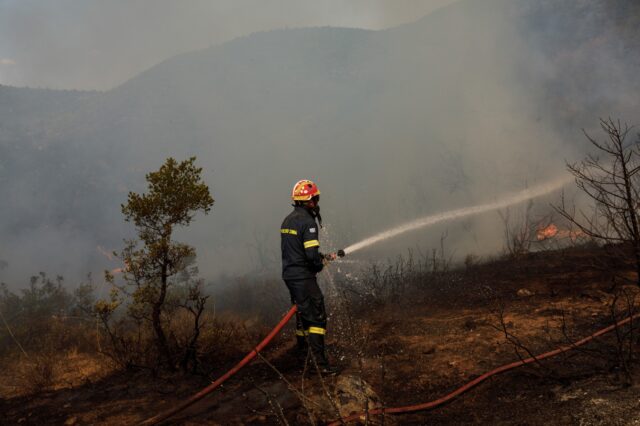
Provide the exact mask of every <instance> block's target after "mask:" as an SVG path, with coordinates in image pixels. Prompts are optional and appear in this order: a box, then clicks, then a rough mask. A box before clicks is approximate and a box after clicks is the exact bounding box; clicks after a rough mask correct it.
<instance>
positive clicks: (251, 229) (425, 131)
mask: <svg viewBox="0 0 640 426" xmlns="http://www.w3.org/2000/svg"><path fill="white" fill-rule="evenodd" d="M394 3H395V2H394ZM551 3H553V2H551ZM562 3H563V4H565V5H569V6H567V7H566V8H565V9H560V11H564V12H563V13H559V11H558V9H557V8H555V7H554V5H553V4H549V5H548V4H546V2H535V1H533V0H531V1H525V0H519V1H517V2H511V1H507V0H492V1H488V2H477V1H475V0H469V1H460V2H457V3H455V4H452V5H449V6H446V7H444V8H442V9H439V10H438V11H436V12H434V13H433V14H430V15H428V16H426V17H425V18H423V19H421V20H418V21H416V22H412V23H410V24H406V25H402V26H399V27H395V28H391V29H387V30H379V31H371V30H362V29H346V28H310V29H295V30H277V31H267V32H262V33H255V34H252V35H250V36H246V37H240V38H238V39H235V40H233V41H231V42H228V43H224V44H221V45H218V46H213V47H210V48H206V49H203V50H197V51H193V52H189V53H185V54H182V55H178V56H175V57H172V58H170V59H168V60H166V61H165V62H163V63H161V64H159V65H157V66H155V67H153V68H151V69H150V70H148V71H146V72H144V73H142V74H139V75H137V76H136V77H134V78H133V79H131V80H129V81H127V82H126V83H124V84H122V85H120V86H118V87H116V88H114V89H112V90H109V91H107V92H105V93H91V94H82V93H80V94H75V95H73V96H72V95H69V94H67V95H68V96H70V97H71V98H70V99H67V100H66V101H65V102H66V103H64V105H62V106H60V105H61V104H55V103H53V106H52V107H51V108H46V111H44V112H39V113H38V114H39V115H37V116H36V117H35V118H34V119H33V120H26V119H25V124H24V126H23V127H24V128H23V127H17V128H16V129H13V128H11V129H13V130H12V135H15V136H11V138H8V139H3V140H2V143H3V145H0V147H2V149H5V152H6V153H8V154H10V155H11V156H13V157H11V158H13V159H19V158H22V157H20V155H21V154H19V153H16V152H15V151H11V150H9V148H8V147H12V146H14V145H15V144H17V143H18V142H19V141H22V142H24V144H23V147H24V149H25V150H27V149H32V150H33V152H38V153H40V154H38V155H39V157H37V158H41V157H42V158H41V160H38V161H40V162H38V161H36V160H33V161H32V162H31V161H29V162H25V167H23V168H21V169H18V168H14V169H12V170H14V171H15V173H13V172H12V173H13V174H12V176H19V177H20V182H21V183H20V186H19V185H18V184H17V183H15V182H16V181H17V180H15V181H12V182H8V181H7V180H3V181H2V182H3V185H4V187H3V188H2V191H4V192H3V196H7V194H9V195H11V196H12V197H13V198H12V200H14V202H13V203H12V206H14V208H15V209H16V210H18V212H15V211H14V212H12V214H11V215H9V214H7V215H2V213H0V215H2V216H0V218H1V219H2V221H1V222H0V224H1V225H2V227H1V228H0V232H2V233H3V234H6V235H10V236H11V238H10V239H4V241H11V242H12V243H11V246H13V247H18V248H19V249H20V250H22V253H20V254H19V253H16V252H15V251H14V250H13V249H12V248H11V247H2V250H1V251H0V259H5V260H6V261H8V263H9V267H8V268H5V269H4V270H1V271H0V274H2V275H0V278H3V279H5V278H4V277H7V276H11V277H17V278H21V277H24V276H26V275H28V274H31V273H33V272H36V271H37V269H42V268H43V267H47V268H54V269H51V270H49V271H48V272H50V273H51V274H54V273H66V272H67V270H71V268H70V265H71V264H73V265H79V266H77V267H76V268H75V270H76V271H78V270H80V271H81V270H82V269H87V270H92V271H97V270H99V269H100V268H109V269H111V268H115V267H117V266H118V265H114V264H113V263H112V262H111V261H109V260H108V259H106V257H104V256H103V255H102V254H100V253H99V252H100V250H98V249H97V246H101V247H103V248H104V249H106V250H107V251H110V250H112V249H117V248H118V247H120V246H121V245H122V243H121V239H122V238H124V237H126V236H129V235H131V232H132V230H131V229H130V228H128V227H126V226H124V225H123V224H122V216H121V214H120V212H119V205H120V203H122V202H124V201H125V197H126V192H127V191H128V190H134V191H141V190H143V189H144V174H145V172H148V171H151V170H155V169H157V168H158V167H159V165H160V164H161V163H162V162H163V161H164V159H165V158H166V157H167V156H173V157H176V158H178V159H184V158H186V157H189V156H192V155H196V156H197V157H198V164H199V165H201V166H202V167H204V169H205V180H206V181H207V182H208V183H209V184H210V186H211V190H212V193H213V196H214V198H215V199H216V204H215V205H214V207H213V211H212V214H211V215H210V216H208V217H202V216H200V217H198V218H197V219H196V223H195V224H194V225H193V226H192V227H191V228H190V229H188V230H185V231H181V232H180V234H179V235H177V237H178V238H179V239H180V240H182V241H185V242H188V243H191V244H193V245H195V246H196V249H197V252H198V254H199V266H200V270H201V272H202V273H203V275H204V276H206V277H215V276H219V275H220V274H243V273H252V272H265V271H266V272H273V273H275V272H276V271H277V268H278V266H279V263H278V262H279V258H278V256H279V245H278V239H279V233H278V227H279V225H280V221H281V220H282V218H283V217H284V216H285V215H286V214H287V213H288V211H289V209H290V207H289V204H290V200H289V199H288V195H289V191H290V188H291V186H292V185H293V183H294V182H295V181H296V180H298V179H300V178H311V179H314V180H316V181H317V182H318V184H319V185H320V187H321V191H322V193H323V195H322V202H321V205H322V211H323V217H324V219H325V221H326V222H327V227H326V228H327V229H325V231H326V233H328V237H329V238H327V239H326V240H325V241H323V244H324V247H323V249H337V248H342V247H345V246H347V245H349V244H351V243H354V242H356V241H358V240H359V239H361V238H363V237H367V236H369V235H372V234H374V233H376V232H378V231H381V230H383V229H386V228H389V227H392V226H396V225H399V224H401V223H402V222H404V221H408V220H413V219H415V218H417V217H421V216H424V215H429V214H434V213H439V212H443V211H446V210H448V209H457V208H461V207H465V206H469V205H475V204H482V203H486V202H491V201H494V200H496V199H498V198H499V197H500V196H501V195H503V194H507V193H513V192H515V191H518V190H521V189H524V188H526V187H532V186H535V185H538V184H544V183H546V182H548V181H550V180H554V179H556V178H559V177H561V176H562V175H563V173H564V161H565V159H574V158H579V157H581V156H582V155H583V153H584V151H583V150H584V143H583V142H584V139H583V136H581V130H580V129H581V128H582V127H587V128H589V127H591V126H593V125H594V124H596V123H597V117H598V115H602V114H603V112H605V111H606V110H610V111H613V112H614V113H615V112H617V111H622V110H625V111H626V110H628V109H631V110H633V108H637V105H636V104H634V103H633V101H632V100H631V99H630V98H629V97H625V98H624V102H623V103H617V97H616V96H615V95H614V92H612V91H611V90H612V89H611V85H610V84H608V85H605V86H602V85H601V84H600V80H599V77H598V76H599V75H601V72H602V70H604V69H606V68H602V69H601V68H599V66H600V64H599V62H598V61H599V60H600V59H597V60H596V62H588V63H589V64H591V65H592V67H591V68H589V69H590V70H592V71H588V72H584V73H583V74H577V73H576V70H577V69H580V64H584V63H585V58H589V61H593V60H594V59H593V58H602V59H605V58H606V60H607V61H612V60H613V61H616V64H617V65H616V66H615V69H616V70H617V71H619V72H618V73H617V74H616V75H617V76H620V77H621V78H622V77H626V78H631V77H629V76H632V75H634V74H633V73H630V72H629V70H631V69H633V66H634V65H633V64H629V63H628V61H626V59H625V57H624V55H613V56H611V55H603V52H604V49H603V48H600V47H598V46H600V45H598V44H597V43H596V44H594V40H595V41H599V42H602V40H603V39H602V37H601V36H602V33H601V32H599V28H602V26H601V25H600V26H598V25H592V24H593V23H594V22H600V20H604V21H603V22H613V24H615V23H616V22H617V21H615V20H613V21H611V20H607V19H609V18H608V17H607V16H606V14H605V15H603V13H604V12H603V11H602V10H599V9H596V10H594V12H593V16H588V15H586V14H581V15H576V14H575V13H573V11H574V9H575V4H578V3H579V4H588V3H591V2H578V3H575V2H570V1H568V0H567V1H566V2H562ZM574 3H575V4H574ZM593 3H594V4H595V2H593ZM261 4H262V3H261ZM283 4H284V3H283ZM318 4H321V3H318V2H316V6H314V7H328V6H318ZM322 4H324V3H322ZM327 4H330V3H327ZM571 5H573V6H571ZM256 7H257V6H256ZM572 7H574V9H572ZM194 10H198V9H197V7H196V8H195V9H194ZM256 10H257V9H256ZM295 10H296V9H294V10H293V11H292V16H294V15H295V13H294V11H295ZM343 10H347V9H343ZM381 10H383V9H378V12H377V15H376V16H374V15H373V14H370V15H369V22H368V24H367V25H369V26H371V27H375V26H378V25H382V24H383V23H384V22H386V21H385V19H383V18H381V17H380V16H387V14H385V13H383V12H381ZM406 10H407V11H408V10H409V6H407V9H406ZM184 13H186V12H184ZM254 13H255V11H254ZM323 13H325V14H328V15H330V14H331V12H330V11H329V10H326V11H324V12H323ZM345 13H346V15H355V11H350V10H347V12H345ZM538 15H539V16H538ZM295 16H297V15H295ZM320 16H325V15H322V14H321V15H320ZM403 16H404V15H403ZM551 16H553V17H554V19H556V21H554V23H553V25H554V26H553V28H551V27H550V25H551V24H550V23H549V22H550V21H549V19H547V18H549V17H551ZM194 19H195V18H194ZM345 19H346V18H345ZM389 19H394V20H404V17H402V18H401V17H400V15H394V16H393V17H392V18H389ZM582 19H585V20H587V21H588V22H587V23H584V22H582V21H581V20H582ZM306 22H307V21H304V20H300V21H299V23H300V24H301V25H300V26H302V25H303V24H305V23H306ZM314 22H315V21H314ZM363 25H364V24H363ZM196 26H197V25H196ZM582 26H584V27H586V28H589V31H587V32H583V33H579V36H576V28H577V27H580V28H582ZM585 31H586V30H585ZM247 32H249V31H247ZM124 33H125V34H126V31H125V32H124ZM549 34H555V35H553V36H552V37H551V38H548V37H549V36H548V35H549ZM622 39H623V35H621V34H618V33H616V32H615V31H614V30H613V29H608V30H607V32H606V37H605V39H604V40H605V41H609V42H612V43H613V42H615V41H619V40H622ZM185 43H186V42H185ZM605 47H606V46H605ZM181 49H182V48H181ZM184 50H186V49H184ZM18 62H19V61H18ZM604 66H605V65H603V67H604ZM606 67H613V65H611V64H607V65H606ZM129 69H131V68H129ZM635 75H637V74H635ZM109 78H111V77H109ZM105 81H106V80H105ZM609 83H611V82H609ZM633 84H635V83H633ZM633 84H632V82H631V81H630V82H628V84H625V83H621V82H618V86H616V87H615V89H616V90H618V91H619V92H620V91H622V89H623V88H624V87H635V86H633ZM587 89H588V90H587ZM603 93H604V94H606V96H605V95H604V94H603ZM50 95H51V94H48V95H47V99H49V96H50ZM15 96H18V95H17V94H16V95H15ZM34 96H36V97H37V96H40V94H38V93H35V94H34ZM42 96H44V94H42ZM51 96H53V97H55V96H57V95H55V94H54V95H51ZM0 99H2V97H0ZM5 99H6V98H5ZM56 99H57V98H56ZM27 104H28V102H27V101H25V105H27ZM36 104H37V105H42V102H36ZM30 111H31V109H30V108H25V115H27V116H28V114H29V112H30ZM605 114H606V112H605ZM623 118H627V117H623ZM629 119H630V120H631V119H632V118H629ZM25 135H28V136H25ZM21 138H22V139H21ZM25 141H26V142H25ZM27 152H29V151H27ZM54 153H55V155H56V156H55V157H53V158H54V159H55V161H53V164H54V165H55V167H51V168H46V169H45V170H47V171H46V172H43V171H42V169H43V167H42V166H43V165H47V164H48V165H51V164H52V162H51V158H52V157H51V155H53V154H54ZM6 158H9V157H6ZM30 158H31V157H30ZM33 158H36V157H33ZM5 161H7V165H8V164H9V162H8V160H5ZM47 161H49V162H48V163H47ZM12 164H13V163H12ZM26 166H29V169H28V170H29V171H30V173H27V172H26V170H27V167H26ZM62 166H64V167H62ZM33 170H35V171H37V173H35V174H34V173H31V171H33ZM51 170H53V171H51ZM70 171H73V173H71V172H70ZM0 172H2V169H0ZM3 176H4V175H3ZM17 187H20V188H22V189H20V190H16V188H17ZM7 188H9V189H7ZM45 189H46V190H45ZM550 201H553V200H552V198H548V199H545V200H538V201H536V203H537V204H538V205H539V206H540V210H541V211H545V210H548V203H549V202H550ZM34 205H35V206H39V208H38V209H37V211H36V212H35V213H34V212H33V211H31V210H32V209H30V206H34ZM16 218H29V220H28V221H27V220H18V219H16ZM34 223H36V224H37V225H33V224H34ZM41 229H47V230H49V231H47V232H44V233H42V236H43V240H42V242H41V241H39V240H38V235H40V233H39V230H41ZM443 233H447V235H448V237H447V242H446V244H447V245H448V247H449V248H450V249H451V250H452V251H455V252H456V253H458V255H460V256H464V255H465V254H466V253H473V254H476V255H486V254H491V253H496V252H497V251H498V250H500V249H501V248H502V245H503V224H502V223H501V220H500V218H499V217H498V215H497V214H496V213H495V212H489V213H486V214H482V215H478V216H474V217H467V218H465V219H464V220H461V221H458V222H453V223H446V224H441V225H438V226H437V227H434V228H432V229H426V230H421V231H416V232H414V233H410V234H409V235H403V236H402V237H401V238H398V239H395V240H393V241H389V242H388V243H385V244H384V245H381V246H377V247H375V248H371V250H369V249H367V250H362V251H359V252H358V254H357V256H358V257H360V258H363V259H371V260H375V259H381V258H385V257H387V256H393V255H395V254H397V253H399V252H401V251H404V250H406V248H408V247H417V246H419V247H422V248H423V249H426V248H429V247H434V246H436V245H438V242H439V239H440V236H441V235H442V234H443ZM52 240H53V241H52ZM79 241H80V242H79ZM45 242H46V244H45ZM85 250H86V251H85ZM49 253H54V254H55V256H53V255H49ZM67 254H68V257H65V256H63V255H67ZM56 256H60V257H59V260H58V257H56ZM17 259H21V260H20V261H18V260H17ZM25 259H26V260H25ZM43 259H46V262H45V261H44V260H43ZM69 259H71V260H69ZM96 259H102V260H101V261H98V260H96ZM47 262H50V263H47ZM65 262H66V263H65ZM76 262H77V263H76ZM29 263H30V264H31V265H32V268H31V269H30V270H29ZM52 264H57V265H59V266H58V267H56V266H55V265H52ZM40 265H44V266H42V267H41V266H40ZM97 265H99V266H97ZM65 268H69V269H65ZM87 272H88V271H87Z"/></svg>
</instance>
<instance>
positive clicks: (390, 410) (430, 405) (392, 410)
mask: <svg viewBox="0 0 640 426" xmlns="http://www.w3.org/2000/svg"><path fill="white" fill-rule="evenodd" d="M296 311H297V307H296V305H293V306H292V307H291V309H290V310H289V312H287V314H286V315H285V316H284V317H283V318H282V320H280V322H279V323H278V325H276V327H275V328H274V329H273V330H271V332H270V333H269V334H268V335H267V337H265V338H264V340H262V341H261V342H260V343H259V344H258V346H256V347H255V348H254V349H253V350H252V351H251V352H249V353H248V354H247V355H246V356H245V357H244V358H243V359H242V361H240V362H239V363H238V364H236V365H235V366H234V367H233V368H232V369H231V370H229V371H227V372H226V373H225V374H224V375H223V376H221V377H220V378H218V379H217V380H216V381H214V382H213V383H211V384H210V385H209V386H207V387H205V388H204V389H202V390H201V391H200V392H198V393H196V394H194V395H193V396H191V397H190V398H189V399H187V400H186V401H184V402H183V403H181V404H179V405H176V406H175V407H173V408H171V409H169V410H167V411H165V412H164V413H161V414H158V415H156V416H154V417H151V418H149V419H147V420H145V421H144V422H143V423H142V425H155V424H158V423H160V422H162V421H164V420H167V419H168V418H169V417H171V416H173V415H175V414H177V413H179V412H180V411H182V410H184V409H186V408H188V407H190V406H191V405H193V404H195V403H196V402H198V401H199V400H201V399H202V398H204V397H205V396H206V395H208V394H209V393H211V392H212V391H213V390H215V389H216V388H218V387H219V386H220V385H222V384H223V383H224V382H225V381H226V380H227V379H229V378H230V377H231V376H233V375H234V374H236V373H237V372H238V371H240V369H242V368H243V367H244V366H245V365H247V364H248V363H249V362H250V361H251V360H253V358H255V357H256V356H257V355H258V353H259V352H260V351H261V350H262V349H264V348H265V347H266V346H267V345H268V344H269V343H270V342H271V340H273V338H274V337H275V336H276V335H277V334H278V333H279V332H280V330H282V328H283V327H284V326H285V325H286V324H287V322H289V320H290V319H291V318H292V317H293V316H294V315H295V313H296ZM637 316H638V315H631V316H629V317H627V318H625V319H623V320H620V321H618V322H616V323H614V324H612V325H610V326H608V327H605V328H603V329H601V330H599V331H596V332H595V333H593V334H591V335H589V336H587V337H585V338H583V339H580V340H578V341H576V342H573V343H572V344H570V345H566V346H562V347H560V348H557V349H554V350H552V351H549V352H545V353H542V354H540V355H535V356H532V357H529V358H526V359H523V360H520V361H515V362H512V363H510V364H506V365H503V366H501V367H498V368H495V369H493V370H491V371H489V372H487V373H484V374H482V375H480V376H478V377H476V378H475V379H473V380H471V381H470V382H468V383H466V384H465V385H463V386H461V387H459V388H457V389H455V390H454V391H452V392H450V393H448V394H447V395H445V396H443V397H441V398H438V399H436V400H433V401H429V402H425V403H422V404H415V405H407V406H402V407H382V408H374V409H372V410H368V411H364V412H361V413H356V414H352V415H350V416H347V417H344V418H341V419H339V420H334V421H332V422H330V423H329V426H336V425H339V424H342V423H347V422H351V421H354V420H364V419H365V418H366V417H367V416H370V415H378V414H401V413H410V412H415V411H424V410H431V409H434V408H436V407H439V406H441V405H444V404H445V403H447V402H449V401H451V400H453V399H455V398H457V397H458V396H460V395H462V394H463V393H465V392H467V391H468V390H470V389H472V388H473V387H475V386H477V385H479V384H480V383H482V382H484V381H485V380H487V379H488V378H490V377H492V376H495V375H498V374H501V373H504V372H506V371H509V370H512V369H514V368H517V367H521V366H523V365H527V364H531V363H533V362H538V361H540V360H543V359H546V358H551V357H554V356H556V355H560V354H562V353H564V352H568V351H570V350H573V349H575V348H577V347H579V346H582V345H584V344H586V343H588V342H590V341H591V340H593V339H595V338H596V337H599V336H602V335H604V334H607V333H609V332H611V331H613V330H615V329H617V328H618V327H620V326H622V325H624V324H627V323H629V322H631V321H632V320H633V319H634V318H635V317H637Z"/></svg>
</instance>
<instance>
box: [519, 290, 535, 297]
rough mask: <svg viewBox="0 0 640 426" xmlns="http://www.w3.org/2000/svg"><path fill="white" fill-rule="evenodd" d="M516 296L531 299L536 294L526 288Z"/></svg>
mask: <svg viewBox="0 0 640 426" xmlns="http://www.w3.org/2000/svg"><path fill="white" fill-rule="evenodd" d="M516 294H517V295H518V297H531V296H533V295H534V294H535V293H534V292H532V291H531V290H527V289H526V288H521V289H520V290H518V292H517V293H516Z"/></svg>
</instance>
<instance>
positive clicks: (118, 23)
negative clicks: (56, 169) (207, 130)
mask: <svg viewBox="0 0 640 426" xmlns="http://www.w3.org/2000/svg"><path fill="white" fill-rule="evenodd" d="M451 2H453V0H430V1H421V0H420V1H418V0H407V1H403V2H393V1H385V0H373V1H371V0H355V1H345V0H325V1H321V2H319V1H312V0H275V1H270V2H269V3H268V4H266V3H265V2H264V1H261V0H217V1H209V0H192V1H189V2H188V4H184V3H183V2H175V1H172V0H138V1H134V2H131V1H128V0H112V1H101V0H61V1H56V2H49V1H42V0H21V1H11V0H3V1H0V84H8V85H13V86H29V87H47V88H62V89H85V90H87V89H88V90H106V89H111V88H113V87H115V86H117V85H119V84H121V83H122V82H124V81H126V80H127V79H129V78H131V77H132V76H134V75H136V74H138V73H140V72H142V71H144V70H145V69H147V68H150V67H152V66H153V65H156V64H157V63H158V62H160V61H162V60H164V59H166V58H168V57H171V56H173V55H176V54H179V53H182V52H187V51H191V50H196V49H202V48H206V47H208V46H211V45H217V44H221V43H224V42H226V41H229V40H231V39H233V38H236V37H240V36H244V35H247V34H250V33H253V32H257V31H266V30H272V29H280V28H287V27H288V28H299V27H311V26H326V25H331V26H344V27H357V28H370V29H381V28H386V27H389V26H395V25H398V24H401V23H404V22H410V21H414V20H416V19H418V18H419V17H421V16H424V15H426V14H427V13H429V12H431V11H432V10H435V9H437V8H438V7H441V6H443V5H446V4H448V3H451Z"/></svg>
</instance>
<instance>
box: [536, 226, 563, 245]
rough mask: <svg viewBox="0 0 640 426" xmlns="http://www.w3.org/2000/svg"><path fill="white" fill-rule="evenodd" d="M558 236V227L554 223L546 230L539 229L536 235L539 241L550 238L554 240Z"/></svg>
mask: <svg viewBox="0 0 640 426" xmlns="http://www.w3.org/2000/svg"><path fill="white" fill-rule="evenodd" d="M556 235H558V227H557V226H556V225H554V224H553V223H552V224H551V225H549V226H547V227H545V228H542V229H538V232H537V233H536V238H537V239H538V241H544V240H548V239H549V238H553V237H555V236H556Z"/></svg>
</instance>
